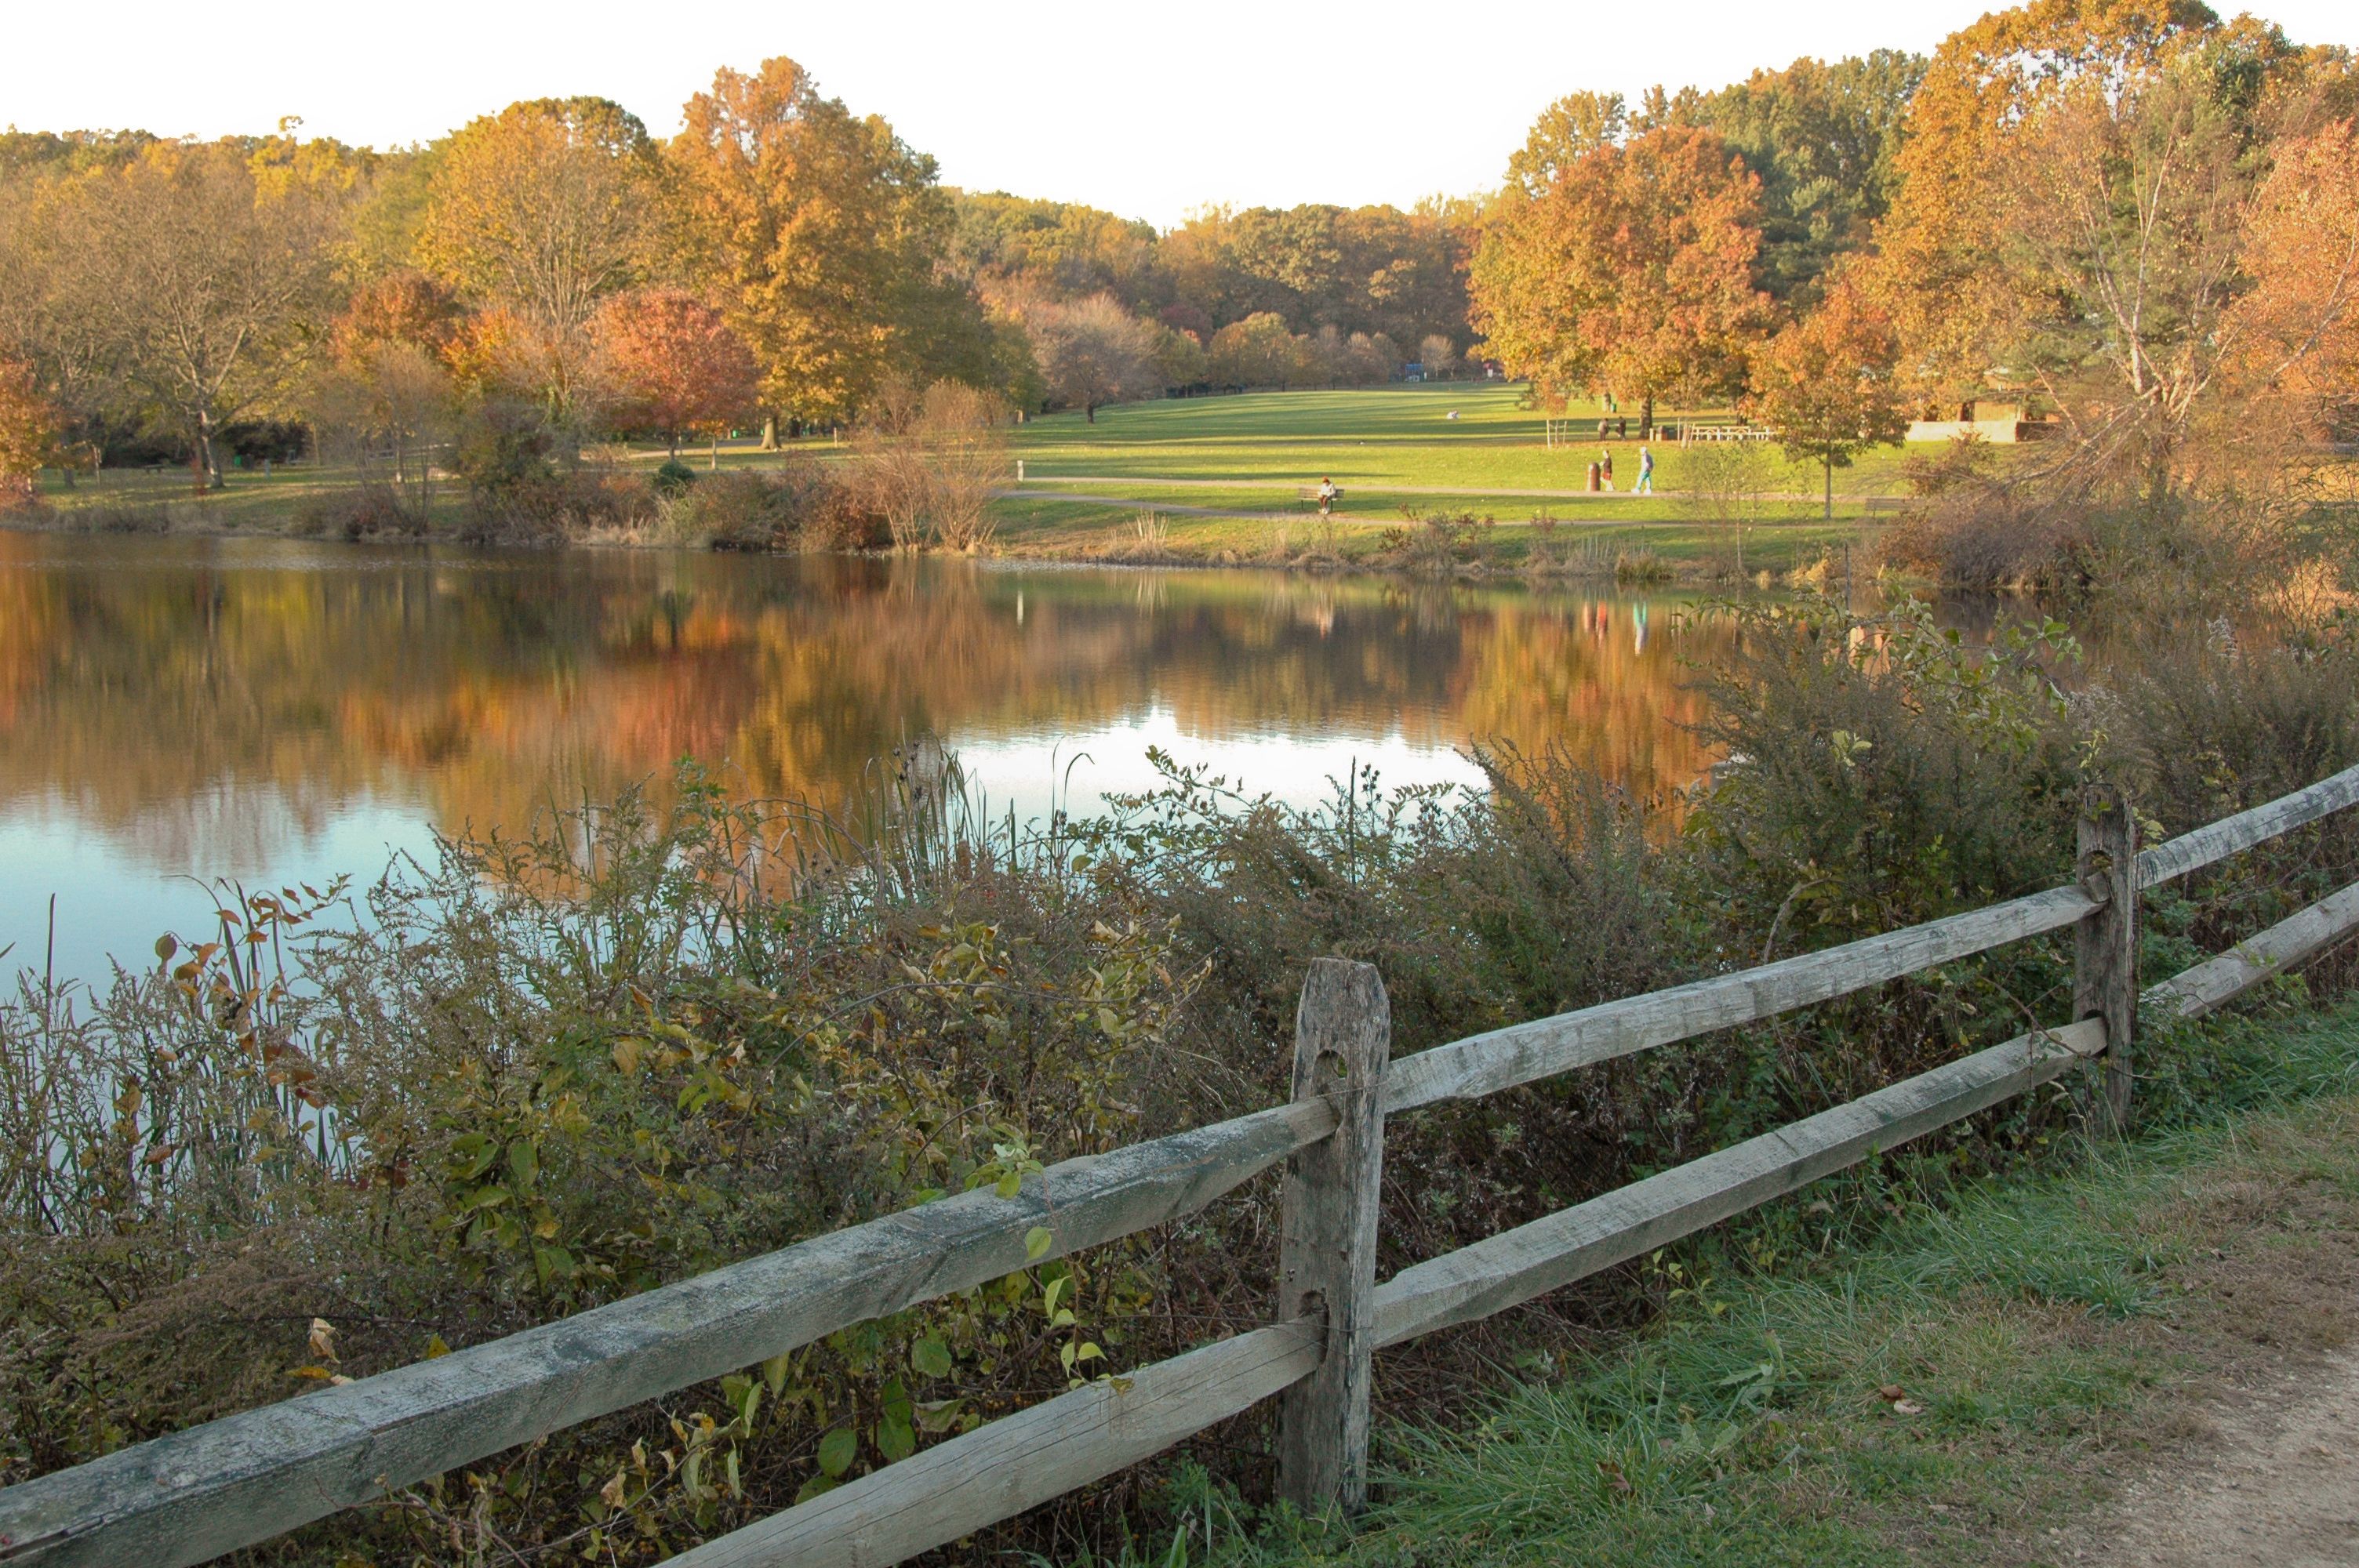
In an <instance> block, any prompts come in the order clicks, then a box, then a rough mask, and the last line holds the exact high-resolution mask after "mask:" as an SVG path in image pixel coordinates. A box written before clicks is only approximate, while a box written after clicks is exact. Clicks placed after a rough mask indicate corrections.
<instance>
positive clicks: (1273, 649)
mask: <svg viewBox="0 0 2359 1568" xmlns="http://www.w3.org/2000/svg"><path fill="white" fill-rule="evenodd" d="M1691 605H1692V600H1688V599H1685V598H1683V597H1682V596H1680V595H1675V594H1658V595H1648V596H1643V597H1634V596H1629V595H1617V594H1614V593H1612V592H1610V591H1609V592H1604V593H1588V594H1584V593H1580V592H1563V593H1553V592H1552V593H1538V592H1530V591H1527V590H1525V589H1520V588H1517V587H1514V586H1505V587H1479V588H1470V587H1463V586H1459V587H1451V586H1443V585H1417V584H1408V583H1396V582H1385V581H1374V580H1368V579H1344V580H1338V579H1319V578H1307V577H1299V576H1288V575H1283V574H1277V573H1256V572H1250V571H1223V572H1209V571H1201V572H1180V571H1158V570H1128V569H1012V568H996V567H992V566H979V565H975V564H973V563H965V562H940V561H929V560H917V561H909V560H897V561H879V560H868V559H850V558H833V557H724V556H711V555H690V554H678V555H674V554H648V553H637V552H572V553H566V554H522V553H517V554H508V553H495V552H484V551H462V550H455V549H434V550H421V549H390V548H388V549H375V548H369V547H364V546H344V545H323V544H304V543H297V542H287V541H277V540H234V539H230V540H223V539H162V540H158V539H152V538H138V539H114V538H104V537H79V536H54V535H22V534H15V535H12V534H0V946H9V945H10V944H13V945H14V949H13V951H12V952H10V953H9V954H7V956H6V957H5V958H4V959H0V970H5V971H8V972H13V971H14V970H15V969H16V968H18V967H20V966H30V967H31V968H36V969H38V968H42V967H43V966H44V965H45V964H53V965H54V967H55V968H56V970H57V972H58V973H60V974H61V975H72V976H80V977H82V978H92V977H95V976H98V975H101V974H103V973H104V968H105V957H104V956H105V955H107V954H109V953H112V954H114V955H117V956H119V957H123V958H125V960H126V961H129V962H134V963H136V962H142V961H151V960H148V959H147V950H148V948H149V946H150V945H151V944H152V943H153V942H154V940H155V938H156V936H157V935H158V934H159V933H161V932H163V931H165V930H167V929H172V928H175V927H177V928H179V930H181V931H183V932H194V933H198V934H203V933H204V931H205V927H206V926H207V925H208V924H209V922H208V921H207V919H206V915H207V912H208V911H210V910H211V908H212V899H211V897H210V896H209V895H208V894H207V893H206V892H204V891H203V890H202V888H201V885H200V884H201V881H204V880H208V879H212V878H217V877H225V878H233V879H243V880H244V881H245V882H246V883H247V884H248V885H249V886H253V887H256V888H260V887H277V886H280V885H283V884H287V883H290V882H296V881H304V880H309V881H312V882H314V883H315V884H316V883H318V882H319V881H321V879H322V878H324V877H327V876H331V875H333V874H335V873H337V872H340V871H342V872H351V873H353V875H354V877H355V879H356V880H365V879H368V878H372V877H374V876H375V874H376V873H378V872H379V871H382V870H383V869H384V868H385V866H386V863H387V861H388V860H389V858H390V857H392V856H393V855H395V854H397V853H400V852H404V851H408V852H413V853H421V854H422V853H424V852H425V851H426V850H428V849H429V848H430V845H431V841H432V833H433V831H434V830H436V829H440V830H441V831H444V832H453V833H455V832H458V831H461V830H462V829H465V828H468V827H473V828H476V829H484V828H489V827H511V828H513V827H520V826H523V825H524V824H525V823H527V821H528V820H529V818H530V817H531V816H532V815H533V814H534V813H535V812H537V811H545V810H547V809H549V808H550V807H551V806H554V805H559V804H563V803H578V802H580V801H582V799H583V798H585V796H586V797H587V798H590V799H593V800H600V799H606V798H611V797H612V796H613V795H614V794H615V793H616V792H617V791H619V790H621V789H623V788H625V787H626V786H628V785H630V784H635V783H637V782H640V781H643V780H647V779H648V778H650V777H658V778H659V777H662V776H664V775H667V774H668V773H669V771H670V769H671V767H672V765H673V764H674V762H676V761H677V760H678V759H679V758H682V757H693V758H696V759H699V760H700V761H702V762H706V763H708V764H710V765H712V766H713V767H714V768H716V769H718V770H720V771H721V773H722V774H723V778H724V779H725V781H726V782H727V783H728V784H729V785H730V787H731V788H732V789H734V790H737V791H741V792H745V793H747V794H751V795H762V796H771V797H796V798H800V799H804V800H808V801H810V802H811V803H813V804H816V805H820V806H834V805H835V804H837V803H838V802H840V801H841V800H842V799H843V798H844V797H845V795H847V794H848V793H849V792H851V791H852V790H853V789H854V788H855V787H856V786H857V785H858V784H859V781H860V779H861V776H862V774H863V772H864V770H865V769H866V768H868V767H869V766H870V764H871V761H872V759H874V758H875V757H877V756H879V755H880V754H882V753H885V752H889V751H890V750H891V749H892V748H893V747H894V746H896V745H897V744H898V743H901V742H903V741H908V740H912V739H915V738H917V737H919V736H923V735H933V736H938V737H939V738H940V740H941V741H943V742H944V743H946V744H947V745H948V746H950V747H951V749H953V750H954V751H955V752H957V753H958V755H959V757H960V758H961V760H962V762H963V763H964V765H965V767H966V769H967V772H968V774H969V776H970V778H971V779H972V780H973V781H974V782H976V783H977V784H980V786H981V787H982V788H983V789H984V791H986V792H987V793H988V795H989V797H990V799H991V801H992V803H993V805H994V807H995V810H997V811H1000V812H1005V811H1006V809H1007V807H1008V806H1011V805H1012V806H1014V808H1015V810H1016V814H1017V815H1018V816H1023V817H1029V816H1035V815H1038V814H1039V813H1041V812H1042V811H1044V810H1045V809H1047V807H1048V806H1049V804H1050V802H1051V801H1052V799H1053V800H1057V801H1060V802H1063V803H1065V804H1067V805H1068V806H1070V807H1071V808H1072V809H1075V810H1077V811H1087V810H1089V809H1090V808H1091V807H1093V806H1094V805H1095V804H1096V803H1097V802H1098V800H1099V799H1100V798H1101V797H1102V796H1103V794H1105V793H1106V792H1109V791H1123V790H1134V789H1137V788H1141V787H1144V786H1147V785H1148V784H1151V783H1152V782H1153V773H1152V770H1151V769H1150V767H1149V765H1148V763H1147V751H1148V748H1149V747H1156V746H1159V747H1161V748H1163V749H1164V750H1165V751H1167V752H1169V753H1171V754H1172V755H1173V757H1174V758H1176V759H1177V760H1178V761H1180V762H1187V763H1199V762H1201V763H1205V764H1209V765H1210V766H1212V768H1213V769H1215V770H1216V771H1218V772H1221V773H1226V774H1228V775H1230V776H1231V777H1232V778H1234V779H1241V780H1242V781H1243V783H1244V784H1245V786H1246V787H1248V788H1249V789H1251V790H1254V791H1256V792H1259V791H1267V792H1269V793H1272V794H1275V795H1279V796H1281V797H1285V798H1288V799H1292V800H1296V801H1299V802H1305V803H1307V802H1310V801H1311V800H1314V799H1316V798H1319V797H1321V796H1323V795H1325V794H1326V793H1327V790H1328V787H1329V784H1328V781H1329V780H1330V779H1332V778H1340V777H1342V776H1343V775H1344V774H1346V773H1349V772H1351V771H1352V770H1353V768H1354V767H1355V766H1368V765H1373V766H1375V768H1376V769H1377V770H1378V771H1379V773H1380V775H1381V779H1382V782H1383V783H1384V784H1387V785H1393V784H1411V783H1426V782H1433V781H1454V782H1459V783H1463V784H1478V783H1479V782H1480V777H1481V775H1480V773H1479V772H1478V771H1477V770H1476V769H1475V768H1474V766H1473V764H1472V763H1471V762H1469V761H1468V760H1467V759H1466V757H1465V756H1464V754H1463V748H1464V747H1466V746H1467V745H1468V744H1470V743H1473V742H1480V741H1489V740H1495V739H1504V740H1507V741H1514V742H1515V743H1517V745H1519V746H1522V747H1524V748H1526V749H1527V750H1528V749H1537V748H1538V747H1541V746H1545V745H1547V744H1549V743H1551V742H1560V743H1562V744H1564V745H1565V746H1567V747H1568V748H1570V749H1571V751H1572V752H1574V753H1575V754H1576V755H1578V756H1580V757H1581V758H1582V759H1584V760H1585V761H1587V762H1589V763H1591V764H1592V765H1593V766H1595V767H1597V768H1599V769H1601V770H1602V771H1603V772H1604V773H1608V774H1610V775H1612V776H1614V777H1616V778H1618V779H1621V780H1623V781H1625V782H1626V783H1627V784H1631V785H1632V786H1634V787H1636V788H1638V789H1641V790H1655V789H1661V788H1667V787H1671V786H1677V785H1680V784H1687V783H1689V782H1690V781H1691V780H1692V779H1693V778H1694V777H1695V776H1696V775H1697V774H1698V773H1700V772H1701V769H1702V768H1703V766H1704V765H1705V762H1706V760H1707V759H1706V758H1705V756H1704V755H1703V752H1702V749H1701V746H1700V745H1699V743H1698V742H1697V741H1696V740H1695V738H1694V737H1693V736H1692V735H1691V734H1690V732H1689V730H1687V729H1686V726H1687V725H1688V724H1689V723H1690V722H1692V721H1693V720H1694V719H1696V718H1698V717H1699V716H1700V713H1701V699H1700V698H1699V697H1697V696H1696V695H1695V694H1694V693H1693V692H1691V691H1690V690H1688V689H1686V687H1687V683H1688V682H1690V680H1691V679H1692V678H1693V676H1694V673H1695V672H1694V671H1693V669H1692V668H1691V667H1690V660H1691V659H1693V658H1696V657H1704V658H1709V657H1710V656H1711V654H1712V653H1713V652H1714V644H1716V643H1718V642H1719V641H1720V640H1721V639H1723V638H1724V637H1725V635H1726V633H1725V631H1724V630H1723V629H1721V628H1719V627H1716V626H1715V625H1714V624H1713V623H1712V622H1711V621H1709V620H1708V619H1707V620H1697V619H1694V618H1691V617H1690V616H1689V615H1687V614H1684V613H1682V612H1683V611H1686V610H1688V609H1690V607H1691ZM52 901H54V914H52V907H53V905H52Z"/></svg>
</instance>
